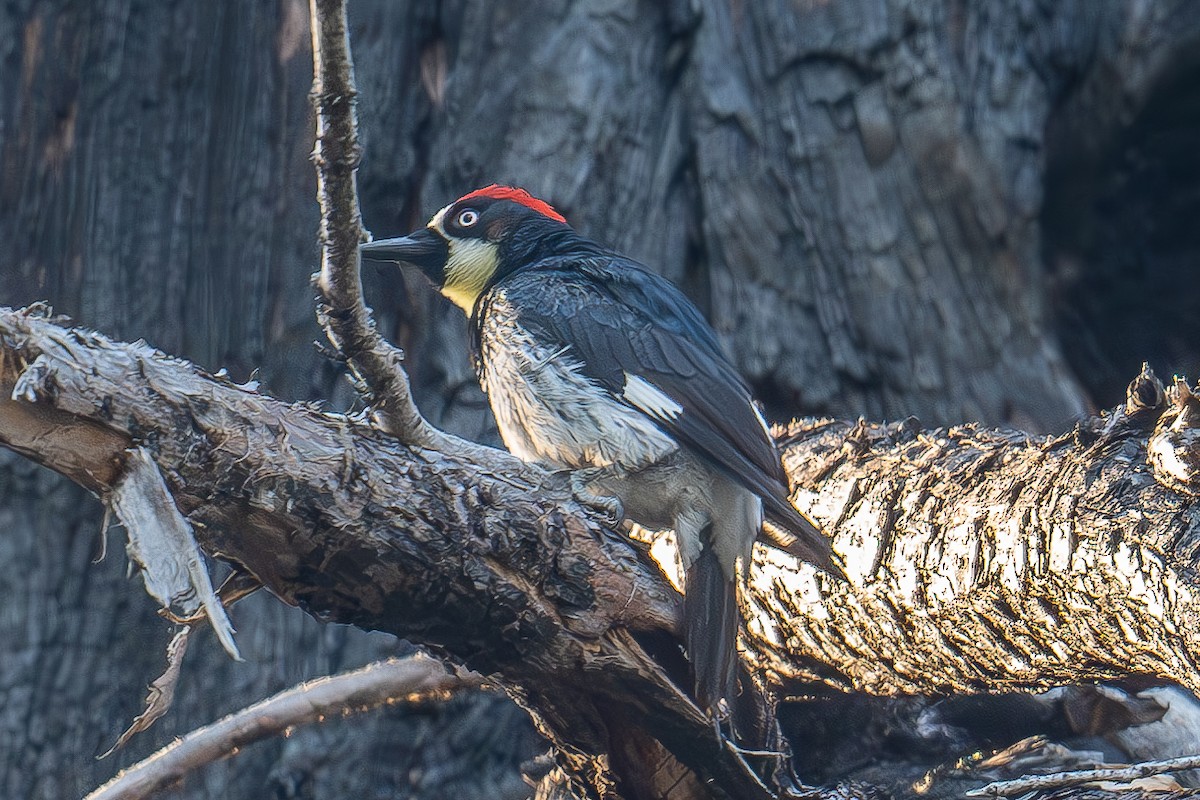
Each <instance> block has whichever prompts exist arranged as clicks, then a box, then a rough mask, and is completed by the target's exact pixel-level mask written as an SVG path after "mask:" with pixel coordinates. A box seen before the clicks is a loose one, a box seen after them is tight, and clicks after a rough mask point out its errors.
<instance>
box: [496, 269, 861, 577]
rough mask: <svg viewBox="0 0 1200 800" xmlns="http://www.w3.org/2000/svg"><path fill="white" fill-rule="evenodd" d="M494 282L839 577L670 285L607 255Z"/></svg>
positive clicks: (530, 324)
mask: <svg viewBox="0 0 1200 800" xmlns="http://www.w3.org/2000/svg"><path fill="white" fill-rule="evenodd" d="M497 288H498V289H503V290H504V291H505V292H506V293H507V295H508V297H509V298H510V300H513V301H517V302H515V304H516V305H517V306H518V308H519V309H520V311H519V322H520V324H521V325H522V326H524V327H526V328H527V329H529V330H531V331H533V332H534V333H535V335H537V336H538V337H539V338H541V339H542V340H544V341H547V342H548V343H549V342H553V343H559V344H561V345H563V346H570V348H571V352H572V354H573V357H574V358H576V359H578V360H579V361H580V363H581V369H582V372H583V374H585V375H587V376H588V377H589V378H591V379H592V380H594V381H596V382H597V383H598V384H599V385H600V386H602V387H603V388H604V389H606V390H607V391H608V392H609V393H610V394H611V395H612V396H613V397H614V398H615V399H617V400H618V401H619V402H622V403H624V404H626V405H628V406H630V407H632V408H635V409H637V410H638V411H640V412H641V413H643V414H646V416H648V417H649V418H650V419H652V420H653V421H654V422H655V424H656V425H658V426H659V427H660V429H662V430H663V431H665V432H666V433H668V434H669V435H670V436H672V437H673V438H674V439H675V440H676V441H678V442H680V443H681V444H683V445H685V446H686V447H688V448H689V449H690V450H692V451H693V452H696V453H697V454H699V455H701V456H702V457H703V458H705V459H706V460H707V461H708V462H709V463H711V464H713V465H714V466H715V467H717V468H718V469H720V470H721V471H722V472H724V473H725V474H726V475H729V476H730V477H732V478H733V479H735V480H737V481H738V482H740V483H741V484H742V485H743V486H745V487H746V488H747V489H749V490H750V491H752V492H754V493H755V494H757V495H758V496H759V497H760V498H762V500H763V504H764V511H765V512H766V513H767V515H768V516H769V517H770V518H771V519H772V520H773V521H775V522H777V523H778V524H779V525H781V526H782V527H783V528H784V529H786V533H781V532H779V531H770V530H768V532H767V533H768V535H767V538H768V540H769V541H770V542H771V543H772V544H774V545H775V546H777V547H780V548H781V549H783V550H785V551H787V552H789V553H792V554H793V555H796V556H798V557H801V558H804V559H805V560H808V561H810V562H812V563H814V564H816V565H817V566H820V567H822V568H823V569H826V570H827V571H829V572H832V573H834V574H840V570H839V569H838V568H837V566H836V565H835V564H834V562H833V560H832V551H831V549H830V544H829V540H828V538H827V537H826V536H825V535H824V534H823V533H821V531H820V530H819V529H818V528H817V527H816V526H815V525H814V524H813V523H812V522H811V521H810V520H809V519H808V518H807V517H805V516H804V515H803V514H801V513H800V512H799V511H797V510H796V509H795V507H793V506H792V504H791V503H790V502H789V500H788V490H787V477H786V475H785V473H784V471H783V465H782V464H781V463H780V460H779V454H778V452H777V451H776V449H775V445H774V442H773V440H772V439H771V437H770V434H769V431H768V430H767V429H766V426H765V423H764V422H763V420H762V416H761V415H760V413H759V412H758V409H757V407H756V406H755V404H754V400H753V397H752V396H751V393H750V388H749V387H748V386H747V384H746V382H745V381H744V380H743V379H742V377H741V376H740V375H739V374H738V373H737V371H736V370H735V369H734V368H733V365H732V364H731V363H730V362H729V360H728V359H727V358H726V357H725V356H724V354H723V353H722V352H721V349H720V346H719V344H718V343H717V340H716V336H715V334H714V333H713V331H712V329H711V328H710V327H709V325H708V323H707V322H706V321H705V320H704V318H703V317H702V316H701V315H700V313H699V311H698V310H697V309H696V307H695V306H694V305H692V303H691V302H690V301H689V300H687V299H686V298H685V297H684V295H683V294H682V293H681V292H680V291H679V290H678V289H677V288H675V286H673V285H672V284H671V283H669V282H668V281H666V280H665V279H663V278H661V277H659V276H658V275H655V274H654V273H652V272H650V271H649V270H647V269H646V268H645V267H643V266H641V265H640V264H638V263H637V262H635V261H632V260H630V259H625V258H623V257H620V256H612V257H608V258H596V257H589V258H584V259H575V260H571V261H569V262H565V263H564V262H563V261H561V260H557V259H556V260H554V261H552V262H548V263H543V264H540V265H536V266H534V267H533V268H530V269H525V270H522V271H520V272H519V273H516V274H514V275H512V276H510V277H509V278H507V279H505V280H504V281H502V282H501V284H500V285H498V286H497ZM519 295H520V297H518V296H519ZM631 376H633V377H636V378H640V379H641V380H642V381H644V382H645V383H648V384H649V385H650V387H651V389H652V390H657V392H659V393H661V395H665V397H666V398H669V401H670V403H663V402H659V403H655V402H648V401H647V398H648V397H649V398H651V399H652V398H653V397H655V395H652V394H651V395H647V391H649V390H647V389H646V388H645V387H644V386H642V385H641V384H636V388H637V391H634V390H633V387H634V386H635V382H634V381H632V380H631ZM676 406H677V407H678V408H677V409H676ZM672 412H673V413H672Z"/></svg>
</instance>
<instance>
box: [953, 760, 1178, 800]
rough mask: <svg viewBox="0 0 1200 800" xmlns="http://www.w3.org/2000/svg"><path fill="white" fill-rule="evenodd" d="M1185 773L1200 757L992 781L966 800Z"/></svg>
mask: <svg viewBox="0 0 1200 800" xmlns="http://www.w3.org/2000/svg"><path fill="white" fill-rule="evenodd" d="M1188 769H1200V755H1195V756H1181V757H1179V758H1168V759H1164V760H1162V761H1143V762H1142V763H1140V764H1131V765H1130V766H1128V767H1114V768H1111V769H1081V770H1077V771H1073V772H1055V773H1053V774H1050V775H1028V776H1026V777H1024V778H1016V779H1014V780H1011V781H995V782H993V783H989V784H988V785H987V786H981V787H979V788H978V789H972V790H971V791H969V792H967V797H1012V796H1014V795H1019V794H1025V793H1026V792H1036V791H1045V790H1046V789H1061V788H1062V787H1064V786H1078V785H1079V784H1081V783H1093V782H1095V781H1119V782H1122V783H1124V782H1128V781H1133V780H1137V779H1138V778H1145V777H1148V776H1150V775H1162V774H1163V773H1164V772H1182V771H1183V770H1188Z"/></svg>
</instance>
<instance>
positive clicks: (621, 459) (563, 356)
mask: <svg viewBox="0 0 1200 800" xmlns="http://www.w3.org/2000/svg"><path fill="white" fill-rule="evenodd" d="M515 316H516V315H515V314H514V313H513V311H512V308H511V307H510V306H509V305H508V304H507V303H506V302H505V300H504V298H503V296H500V297H497V298H495V299H493V301H492V302H491V304H490V307H489V309H488V313H487V317H486V318H485V320H484V325H483V330H482V331H481V337H480V338H481V342H480V344H481V348H482V353H481V355H482V371H481V375H480V378H481V379H482V381H483V385H484V391H486V392H487V395H488V401H489V402H490V403H491V406H492V413H493V414H495V416H496V424H497V426H498V427H499V428H500V436H501V437H502V438H503V439H504V444H505V445H506V446H507V447H508V449H509V450H510V451H511V452H512V453H513V455H515V456H517V457H518V458H520V459H522V460H524V461H532V462H537V463H541V464H546V465H548V466H551V467H554V468H558V469H563V468H566V469H582V468H585V467H605V466H611V465H613V464H617V465H620V466H623V467H626V468H627V469H631V470H632V469H641V468H643V467H647V466H649V465H651V464H653V463H656V462H658V461H660V460H662V459H663V458H665V457H666V456H668V455H670V454H671V453H673V452H674V451H675V450H676V449H677V448H676V445H675V443H674V442H673V441H672V440H671V439H670V438H669V437H668V436H667V435H666V434H664V433H663V432H662V431H661V430H659V428H658V427H657V426H656V425H655V424H654V422H653V421H652V420H651V419H650V418H649V417H647V416H646V415H645V414H643V413H642V412H640V411H638V410H636V409H634V408H630V407H629V406H626V405H624V404H621V403H620V402H618V401H616V400H615V398H613V397H612V396H611V395H610V394H609V393H608V392H606V391H605V390H604V389H602V388H601V387H599V386H597V385H596V384H595V383H594V382H593V381H592V380H591V379H589V378H588V377H586V376H585V375H582V374H581V373H580V365H579V362H578V361H577V360H576V359H575V358H574V357H572V354H571V351H570V348H565V349H559V350H557V351H556V350H553V349H551V348H548V347H544V346H540V345H539V344H537V343H535V342H534V341H532V338H531V337H530V336H529V334H528V333H527V332H525V331H522V330H521V329H520V328H518V327H517V325H516V324H515V322H516V320H515Z"/></svg>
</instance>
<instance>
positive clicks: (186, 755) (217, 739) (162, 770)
mask: <svg viewBox="0 0 1200 800" xmlns="http://www.w3.org/2000/svg"><path fill="white" fill-rule="evenodd" d="M481 685H483V677H482V676H480V675H477V674H475V673H472V672H468V671H463V670H447V669H446V667H445V665H444V664H442V663H440V662H438V661H437V660H435V659H433V658H430V657H428V656H424V655H415V656H410V657H408V658H404V659H389V660H387V661H379V662H376V663H374V664H368V665H367V666H365V667H363V668H362V669H357V670H354V671H353V672H346V673H343V674H341V675H333V676H330V677H327V678H319V679H317V680H313V681H308V682H306V683H302V684H300V685H299V686H294V687H292V688H291V689H288V690H286V691H283V692H280V693H279V694H276V695H272V696H271V697H268V698H267V699H266V700H263V701H261V702H259V703H255V704H254V705H252V706H250V707H248V708H244V709H242V710H241V711H238V712H235V713H233V714H230V715H229V716H227V717H225V718H224V719H222V720H219V721H217V722H214V723H213V724H212V725H207V726H205V727H203V728H198V729H196V730H194V731H192V732H191V733H189V734H187V735H186V736H184V737H183V738H182V739H177V740H176V741H174V742H172V743H171V744H169V745H167V746H166V747H164V748H163V749H161V750H159V751H158V752H157V753H154V754H153V755H151V756H150V757H148V758H146V759H144V760H142V761H140V762H138V763H137V764H134V765H133V766H132V767H129V768H128V769H125V770H122V771H121V772H120V773H119V774H118V775H117V776H116V777H115V778H113V779H112V780H111V781H109V782H108V783H106V784H104V785H103V786H101V787H100V788H98V789H96V790H95V791H94V792H92V793H91V794H89V795H88V796H87V797H86V798H84V800H142V798H148V797H151V796H153V795H154V793H155V792H157V791H159V790H160V789H163V788H165V787H167V786H170V785H171V784H173V783H175V782H176V781H178V780H179V779H181V778H183V777H184V776H186V775H187V774H189V773H191V772H195V771H196V770H197V769H200V768H201V767H204V766H206V765H208V764H211V763H213V762H214V761H218V760H220V759H222V758H225V757H227V756H230V755H233V754H234V753H236V752H237V751H238V750H240V749H241V748H243V747H245V746H246V745H248V744H251V743H253V742H257V741H260V740H262V739H267V738H270V737H273V736H279V735H280V734H283V733H286V732H287V731H289V730H290V729H292V728H295V727H298V726H301V725H310V724H312V723H314V722H322V721H324V720H325V719H326V718H327V717H330V716H349V715H351V714H358V713H362V712H364V711H370V710H372V709H374V708H378V707H379V706H382V705H388V704H392V703H397V702H415V701H417V700H421V699H424V698H427V697H430V696H435V695H442V694H446V693H449V692H453V691H456V690H459V689H466V688H478V687H479V686H481Z"/></svg>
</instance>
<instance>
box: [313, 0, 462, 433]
mask: <svg viewBox="0 0 1200 800" xmlns="http://www.w3.org/2000/svg"><path fill="white" fill-rule="evenodd" d="M309 11H310V15H311V28H312V44H313V89H312V102H313V108H314V110H315V111H316V118H317V134H316V142H315V145H314V147H313V154H312V161H313V164H314V165H315V166H316V168H317V200H318V202H319V203H320V206H321V229H320V236H319V238H320V242H321V272H320V273H319V275H318V276H317V280H316V287H317V291H318V292H319V294H320V297H319V300H320V303H319V306H318V309H317V317H318V319H319V321H320V323H321V326H322V327H323V328H324V329H325V333H326V335H327V336H328V337H329V341H330V342H332V343H333V346H334V347H336V348H337V350H338V352H339V353H340V354H341V355H342V356H343V357H344V358H345V359H346V361H347V363H348V364H349V366H350V369H351V370H352V372H353V374H354V375H355V377H356V378H357V380H358V383H359V387H360V389H361V391H362V392H363V394H364V395H366V397H367V400H368V401H369V403H370V405H371V408H372V414H373V416H374V419H375V422H376V423H377V424H378V425H379V426H380V427H381V428H382V429H383V430H386V431H387V432H388V433H390V434H392V435H393V436H395V437H396V438H398V439H400V440H401V441H403V442H406V443H409V444H412V445H416V446H418V447H439V446H440V448H441V449H445V448H446V446H447V445H448V444H449V439H450V437H447V436H446V435H445V434H443V433H441V432H440V431H438V430H437V429H435V428H434V427H433V426H432V425H430V424H429V423H428V422H427V421H426V420H425V418H424V417H423V416H421V412H420V410H418V409H417V406H416V403H415V402H413V397H412V388H411V386H410V385H409V381H408V375H407V374H406V373H405V372H404V368H403V366H402V362H403V361H404V352H403V351H402V350H401V349H400V348H398V347H396V346H394V345H392V344H391V343H390V342H387V341H386V340H385V339H383V337H381V336H380V335H379V332H378V331H377V330H376V329H375V322H374V320H373V319H372V318H371V311H370V309H369V308H367V305H366V302H365V301H364V299H363V290H362V279H361V276H360V275H359V259H358V245H359V243H360V242H361V241H363V239H364V236H363V230H362V220H361V216H360V213H359V208H358V189H357V186H356V182H357V181H356V177H355V176H356V173H357V171H358V165H359V162H360V161H361V159H362V148H361V147H359V144H358V119H357V114H356V112H355V104H356V102H357V98H358V89H357V88H356V86H355V82H354V64H353V62H352V61H351V59H350V39H349V33H348V32H347V28H346V5H345V2H344V0H310V2H309Z"/></svg>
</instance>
